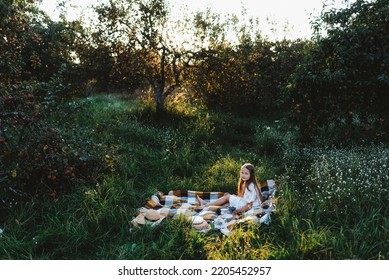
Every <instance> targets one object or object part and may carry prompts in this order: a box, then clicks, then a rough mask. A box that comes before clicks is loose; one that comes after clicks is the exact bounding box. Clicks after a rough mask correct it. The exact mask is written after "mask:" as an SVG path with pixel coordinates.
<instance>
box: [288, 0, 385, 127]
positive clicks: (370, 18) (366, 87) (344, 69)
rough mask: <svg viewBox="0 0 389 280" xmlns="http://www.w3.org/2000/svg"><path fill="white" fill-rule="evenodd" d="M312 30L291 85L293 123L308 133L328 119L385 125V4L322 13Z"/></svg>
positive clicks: (381, 1)
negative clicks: (370, 119)
mask: <svg viewBox="0 0 389 280" xmlns="http://www.w3.org/2000/svg"><path fill="white" fill-rule="evenodd" d="M314 26H315V28H316V29H317V31H318V33H317V36H316V38H315V42H314V45H313V46H312V48H311V49H310V51H309V52H308V53H307V56H306V58H305V60H304V61H303V62H302V63H301V64H300V66H299V68H298V70H297V71H296V73H295V74H294V77H293V79H292V80H291V85H292V86H291V93H292V95H293V98H294V100H295V103H296V104H295V105H296V107H295V116H296V120H298V121H299V122H300V123H302V124H303V125H305V128H307V129H305V131H307V132H309V131H311V129H313V128H314V127H317V126H319V125H323V124H324V123H326V122H328V121H329V120H330V119H336V118H343V119H346V121H347V122H349V123H352V122H353V119H354V122H355V118H356V116H358V117H362V118H364V119H365V120H361V121H362V122H366V120H367V118H368V117H369V115H370V116H372V115H374V116H375V118H376V120H377V121H380V122H383V121H384V120H385V119H387V117H388V107H389V101H388V100H389V98H388V93H389V1H388V0H376V1H366V0H358V1H356V2H355V3H353V4H352V5H350V7H348V8H343V9H339V10H336V9H331V10H329V11H324V12H323V13H322V15H321V17H320V18H319V19H318V20H317V22H316V23H315V25H314ZM323 30H324V31H325V32H324V35H323V33H322V31H323Z"/></svg>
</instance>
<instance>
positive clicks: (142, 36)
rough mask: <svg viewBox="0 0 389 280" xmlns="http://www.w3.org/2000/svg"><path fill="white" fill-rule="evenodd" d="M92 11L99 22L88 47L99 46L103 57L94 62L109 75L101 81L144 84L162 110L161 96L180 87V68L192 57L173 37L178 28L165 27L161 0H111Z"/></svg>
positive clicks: (164, 5)
mask: <svg viewBox="0 0 389 280" xmlns="http://www.w3.org/2000/svg"><path fill="white" fill-rule="evenodd" d="M95 12H96V13H97V15H98V23H97V24H96V28H95V29H96V30H95V31H93V33H92V35H91V37H92V39H93V41H92V42H93V43H92V44H91V45H90V47H89V49H92V52H93V53H98V52H99V49H100V48H102V49H103V51H104V52H103V54H102V55H99V57H101V56H102V57H103V58H104V60H103V61H102V63H101V64H99V66H100V67H101V69H104V70H105V73H103V74H105V79H108V76H107V74H109V79H108V81H105V82H109V83H111V84H112V85H113V86H116V87H121V86H126V87H127V89H128V88H129V89H130V90H132V91H134V90H135V89H137V88H138V87H147V86H148V87H150V88H151V89H152V91H153V95H154V101H155V103H156V106H157V107H156V108H157V111H158V112H161V111H164V109H165V99H166V97H168V96H169V95H171V94H172V92H173V91H174V90H175V89H177V88H178V87H180V86H181V85H182V82H183V79H184V77H183V74H184V71H185V69H186V68H187V67H188V65H189V63H190V61H191V60H192V59H193V58H194V57H195V56H196V53H195V52H194V51H193V50H185V49H184V48H183V46H182V45H183V44H184V42H178V43H177V42H175V41H174V40H175V38H174V34H175V33H177V32H180V30H174V29H173V30H172V26H173V24H172V23H169V24H170V25H168V22H169V9H168V6H167V3H166V1H164V0H159V1H148V0H140V1H121V0H117V1H110V2H109V3H108V4H101V5H100V6H98V7H96V8H95ZM177 26H178V25H177ZM176 29H177V28H176ZM85 54H86V55H87V56H89V54H88V53H84V55H85ZM89 57H90V56H89ZM92 58H93V59H94V60H93V64H94V65H96V60H95V57H93V56H92ZM106 61H108V64H107V65H104V63H105V62H106ZM110 68H112V70H110ZM98 78H100V79H101V78H103V79H104V76H100V77H98ZM99 82H100V83H101V82H103V81H99Z"/></svg>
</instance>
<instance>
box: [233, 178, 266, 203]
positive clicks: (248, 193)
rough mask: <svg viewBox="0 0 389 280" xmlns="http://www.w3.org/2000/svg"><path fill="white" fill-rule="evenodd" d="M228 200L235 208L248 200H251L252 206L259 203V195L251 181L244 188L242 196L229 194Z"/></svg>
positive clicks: (248, 201)
mask: <svg viewBox="0 0 389 280" xmlns="http://www.w3.org/2000/svg"><path fill="white" fill-rule="evenodd" d="M229 202H230V206H232V207H235V208H236V209H240V208H242V207H244V206H245V205H246V204H248V203H250V202H253V206H252V207H258V206H260V205H261V202H260V200H259V195H258V193H257V191H256V190H255V186H254V184H253V183H250V185H249V187H246V188H245V190H244V193H243V197H240V196H237V195H230V200H229Z"/></svg>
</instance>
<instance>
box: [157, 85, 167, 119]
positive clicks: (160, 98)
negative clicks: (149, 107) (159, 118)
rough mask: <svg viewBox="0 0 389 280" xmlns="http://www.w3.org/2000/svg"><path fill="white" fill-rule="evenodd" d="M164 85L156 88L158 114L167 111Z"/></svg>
mask: <svg viewBox="0 0 389 280" xmlns="http://www.w3.org/2000/svg"><path fill="white" fill-rule="evenodd" d="M163 90H164V89H163V87H157V88H156V89H155V103H156V106H157V108H156V109H157V114H161V113H163V112H164V111H165V96H164V92H163Z"/></svg>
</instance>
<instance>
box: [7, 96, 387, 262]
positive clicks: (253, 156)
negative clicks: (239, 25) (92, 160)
mask: <svg viewBox="0 0 389 280" xmlns="http://www.w3.org/2000/svg"><path fill="white" fill-rule="evenodd" d="M75 103H77V104H78V105H79V106H78V107H77V108H78V110H76V111H74V112H73V113H72V114H70V115H66V116H65V115H61V114H58V115H53V116H52V119H51V122H52V123H53V124H54V125H56V126H57V128H58V129H59V130H61V131H62V132H63V133H64V134H65V135H66V134H72V133H78V134H79V137H81V138H82V139H85V141H91V142H92V143H94V144H95V145H104V146H106V147H109V149H110V153H109V154H107V155H102V156H103V157H105V160H106V164H107V166H108V167H109V170H110V172H109V173H108V174H103V175H104V176H102V177H101V178H102V179H101V180H99V182H98V183H97V184H93V185H87V184H85V185H77V186H76V187H75V188H74V190H73V191H72V192H71V193H70V194H66V195H61V196H58V197H57V198H56V199H55V200H54V201H32V202H29V203H27V204H26V205H24V206H23V207H15V208H14V209H13V210H12V211H11V213H10V216H9V217H7V219H6V221H5V223H4V224H2V225H0V228H2V229H3V233H2V234H1V237H0V258H1V259H236V260H237V259H298V260H299V259H303V260H304V259H388V258H389V255H388V252H389V234H388V229H389V222H388V216H389V215H388V208H387V204H388V203H387V202H388V190H389V173H388V165H389V146H387V145H383V144H365V145H354V146H350V147H347V148H335V147H333V146H331V145H330V144H329V143H326V141H317V142H315V143H316V144H312V145H310V146H303V145H301V144H300V141H299V131H298V129H297V128H295V127H293V126H288V125H287V122H286V121H285V120H284V119H283V118H282V117H280V116H269V117H267V118H266V119H263V118H243V117H236V116H232V115H228V114H221V113H215V112H211V111H208V110H206V109H205V108H202V107H201V106H194V105H191V104H185V103H182V102H181V103H180V102H174V101H171V102H170V103H169V106H168V110H167V113H166V114H165V115H164V116H162V117H161V116H156V114H155V112H154V110H153V106H152V105H151V104H150V103H148V102H144V101H143V102H141V101H138V100H124V99H119V98H115V97H112V96H98V97H92V98H88V99H84V100H78V101H75ZM69 106H70V105H69ZM72 106H74V103H73V104H72ZM65 117H66V118H65ZM318 143H320V144H318ZM244 162H251V163H253V164H254V165H255V166H256V167H257V170H256V172H257V176H258V179H260V180H265V179H275V180H276V181H277V182H278V193H277V196H278V201H277V212H276V213H274V214H273V216H272V223H271V224H270V225H269V226H265V225H258V226H257V225H251V224H246V225H241V226H239V227H238V228H237V229H236V230H234V231H233V233H232V234H231V235H229V236H228V237H227V236H224V235H221V234H219V233H212V232H211V233H208V234H199V233H197V232H195V231H193V230H191V227H190V225H189V224H188V222H187V221H185V220H169V219H165V220H164V221H163V222H162V224H161V226H159V227H155V228H151V227H148V226H145V227H141V228H130V224H129V221H130V220H131V219H132V217H133V216H134V214H135V212H136V209H137V208H138V207H140V206H142V205H143V203H144V202H145V199H146V198H148V197H149V196H150V195H151V194H153V193H154V192H155V191H157V190H158V191H162V192H164V193H167V192H168V191H169V190H173V189H188V190H189V189H190V190H206V191H210V190H212V191H224V192H233V193H235V192H236V184H237V180H238V171H239V167H240V166H241V164H243V163H244Z"/></svg>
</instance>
